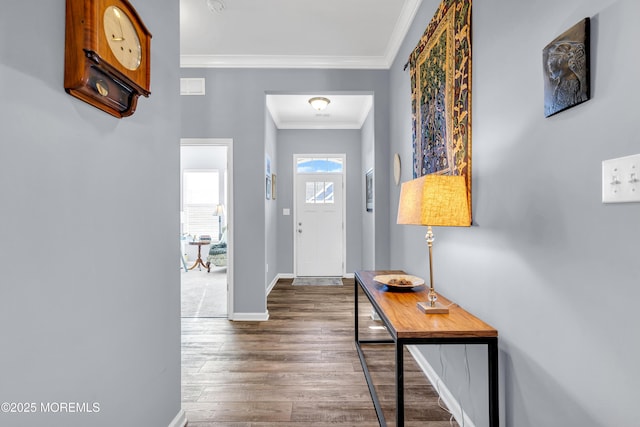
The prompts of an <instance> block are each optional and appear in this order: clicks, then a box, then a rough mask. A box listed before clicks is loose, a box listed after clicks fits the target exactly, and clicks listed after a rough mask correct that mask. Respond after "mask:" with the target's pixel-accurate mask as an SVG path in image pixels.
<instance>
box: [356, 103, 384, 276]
mask: <svg viewBox="0 0 640 427" xmlns="http://www.w3.org/2000/svg"><path fill="white" fill-rule="evenodd" d="M374 108H375V106H374V107H373V108H372V109H371V111H370V112H369V115H368V116H367V118H366V120H365V122H364V124H363V125H362V132H361V157H362V168H361V169H360V185H361V194H360V209H361V211H360V212H361V215H360V221H361V226H360V228H361V235H362V269H363V270H372V269H374V268H375V266H376V233H375V219H376V213H377V212H378V210H380V211H382V212H387V211H388V208H387V206H388V205H387V204H379V205H378V196H381V193H383V192H384V193H386V190H387V186H386V185H385V184H386V181H382V180H380V181H376V175H377V174H376V170H375V169H374V165H375V135H374V132H375V131H374V118H373V115H374V110H373V109H374ZM369 169H374V174H373V179H374V185H373V187H374V196H373V204H374V208H373V212H367V210H366V203H365V191H366V183H365V174H366V173H367V171H368V170H369ZM377 183H378V185H377V187H376V184H377ZM376 188H377V189H379V193H380V194H375V190H376ZM380 267H381V268H382V266H380Z"/></svg>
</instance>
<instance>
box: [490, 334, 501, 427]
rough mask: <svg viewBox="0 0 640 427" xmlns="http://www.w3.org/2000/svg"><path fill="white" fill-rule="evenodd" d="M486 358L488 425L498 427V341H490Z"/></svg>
mask: <svg viewBox="0 0 640 427" xmlns="http://www.w3.org/2000/svg"><path fill="white" fill-rule="evenodd" d="M487 356H488V357H487V358H488V362H489V367H488V369H489V425H490V426H491V427H499V426H500V414H499V399H500V395H499V393H498V381H499V380H498V339H497V338H496V339H494V340H491V341H490V342H489V343H488V344H487Z"/></svg>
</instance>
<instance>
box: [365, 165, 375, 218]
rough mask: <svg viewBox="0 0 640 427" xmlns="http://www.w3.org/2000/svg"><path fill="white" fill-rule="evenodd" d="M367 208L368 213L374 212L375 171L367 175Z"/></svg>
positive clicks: (368, 172)
mask: <svg viewBox="0 0 640 427" xmlns="http://www.w3.org/2000/svg"><path fill="white" fill-rule="evenodd" d="M364 180H365V188H366V191H365V207H366V209H367V212H373V169H369V170H368V171H367V173H366V174H365V178H364Z"/></svg>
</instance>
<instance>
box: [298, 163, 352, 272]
mask: <svg viewBox="0 0 640 427" xmlns="http://www.w3.org/2000/svg"><path fill="white" fill-rule="evenodd" d="M343 195H344V190H343V176H342V174H330V173H322V174H298V175H297V178H296V212H295V214H296V215H295V218H296V221H295V231H294V232H295V239H296V245H295V246H296V271H295V272H296V275H297V276H334V277H336V276H338V277H341V276H342V275H343V270H344V266H343V262H344V260H343V257H344V243H343V235H344V233H343V227H344V225H343V223H344V218H343V216H344V215H343V206H344V200H343Z"/></svg>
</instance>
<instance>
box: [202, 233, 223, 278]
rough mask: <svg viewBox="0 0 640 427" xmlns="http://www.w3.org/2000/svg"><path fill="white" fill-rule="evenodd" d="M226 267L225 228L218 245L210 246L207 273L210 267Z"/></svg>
mask: <svg viewBox="0 0 640 427" xmlns="http://www.w3.org/2000/svg"><path fill="white" fill-rule="evenodd" d="M212 265H213V266H215V267H226V266H227V228H226V227H225V229H224V232H223V233H222V237H221V238H220V241H219V242H218V243H215V244H213V245H211V247H210V248H209V255H208V256H207V272H211V266H212Z"/></svg>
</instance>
